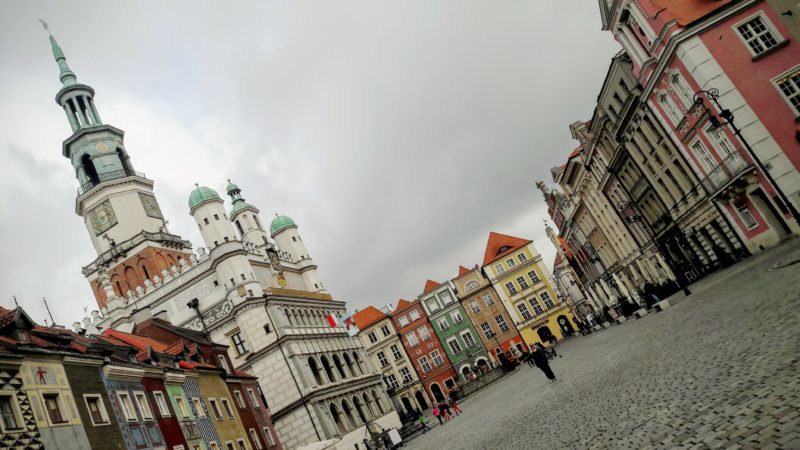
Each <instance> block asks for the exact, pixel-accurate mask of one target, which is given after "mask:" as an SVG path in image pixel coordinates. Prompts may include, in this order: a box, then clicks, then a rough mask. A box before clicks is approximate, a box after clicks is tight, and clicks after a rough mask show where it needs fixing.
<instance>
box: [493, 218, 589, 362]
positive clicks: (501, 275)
mask: <svg viewBox="0 0 800 450" xmlns="http://www.w3.org/2000/svg"><path fill="white" fill-rule="evenodd" d="M482 269H483V272H484V273H485V274H486V276H487V277H488V278H489V281H490V282H491V283H492V285H493V286H494V288H495V291H496V292H497V294H498V295H499V297H500V299H501V300H502V302H503V305H504V306H505V307H506V309H507V310H508V312H509V316H510V317H512V318H513V319H514V324H515V326H516V327H517V329H518V330H519V333H520V336H522V339H523V341H525V344H526V345H527V346H528V347H530V346H532V345H534V344H535V343H536V342H546V341H548V340H549V338H550V337H551V336H554V337H555V338H556V339H562V338H563V337H566V336H568V335H570V334H572V333H574V332H575V328H574V326H573V325H572V323H573V320H574V319H573V316H572V313H571V312H570V310H569V308H568V306H567V304H566V303H564V302H563V301H562V300H561V299H559V297H558V295H557V294H556V290H555V289H554V288H553V286H552V285H551V284H550V279H551V277H550V274H549V272H548V269H547V267H546V266H545V264H544V262H543V261H542V255H541V254H539V252H538V251H536V248H535V247H534V246H533V241H530V240H526V239H521V238H518V237H514V236H508V235H505V234H500V233H495V232H492V233H490V234H489V239H488V241H487V243H486V251H485V253H484V257H483V267H482Z"/></svg>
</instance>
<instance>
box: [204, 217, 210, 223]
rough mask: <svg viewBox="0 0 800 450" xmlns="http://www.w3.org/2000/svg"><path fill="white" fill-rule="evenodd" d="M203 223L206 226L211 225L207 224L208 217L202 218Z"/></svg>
mask: <svg viewBox="0 0 800 450" xmlns="http://www.w3.org/2000/svg"><path fill="white" fill-rule="evenodd" d="M203 223H204V224H206V225H208V224H209V223H211V222H209V221H208V217H204V218H203Z"/></svg>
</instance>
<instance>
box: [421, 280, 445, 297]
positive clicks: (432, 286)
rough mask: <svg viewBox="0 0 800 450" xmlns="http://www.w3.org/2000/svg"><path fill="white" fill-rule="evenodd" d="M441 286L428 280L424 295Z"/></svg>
mask: <svg viewBox="0 0 800 450" xmlns="http://www.w3.org/2000/svg"><path fill="white" fill-rule="evenodd" d="M441 285H442V283H437V282H435V281H433V280H428V281H426V282H425V290H423V291H422V293H423V294H426V293H428V292H430V291H432V290H434V289H436V288H437V287H439V286H441Z"/></svg>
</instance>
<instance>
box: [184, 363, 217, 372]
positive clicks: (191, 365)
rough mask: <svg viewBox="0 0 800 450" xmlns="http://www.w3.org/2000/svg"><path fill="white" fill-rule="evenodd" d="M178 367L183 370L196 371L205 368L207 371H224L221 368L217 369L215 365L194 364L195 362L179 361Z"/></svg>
mask: <svg viewBox="0 0 800 450" xmlns="http://www.w3.org/2000/svg"><path fill="white" fill-rule="evenodd" d="M178 367H180V368H182V369H196V368H198V367H203V368H205V369H217V370H222V369H220V368H219V367H217V366H215V365H213V364H208V363H199V362H193V361H178Z"/></svg>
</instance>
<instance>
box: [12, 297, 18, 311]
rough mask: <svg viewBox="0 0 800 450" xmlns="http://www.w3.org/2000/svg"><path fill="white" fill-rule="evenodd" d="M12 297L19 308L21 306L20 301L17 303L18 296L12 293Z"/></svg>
mask: <svg viewBox="0 0 800 450" xmlns="http://www.w3.org/2000/svg"><path fill="white" fill-rule="evenodd" d="M11 298H12V299H14V304H15V305H16V306H17V308H19V303H17V296H16V295H12V296H11Z"/></svg>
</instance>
